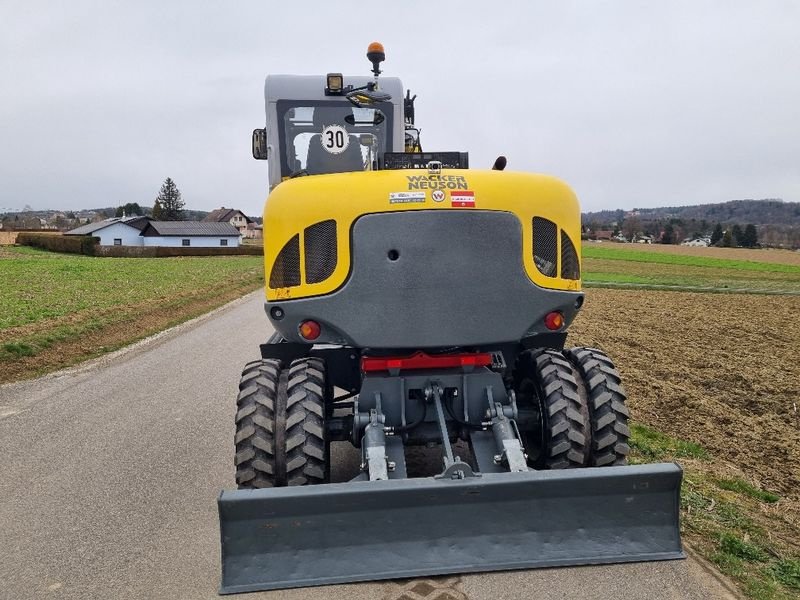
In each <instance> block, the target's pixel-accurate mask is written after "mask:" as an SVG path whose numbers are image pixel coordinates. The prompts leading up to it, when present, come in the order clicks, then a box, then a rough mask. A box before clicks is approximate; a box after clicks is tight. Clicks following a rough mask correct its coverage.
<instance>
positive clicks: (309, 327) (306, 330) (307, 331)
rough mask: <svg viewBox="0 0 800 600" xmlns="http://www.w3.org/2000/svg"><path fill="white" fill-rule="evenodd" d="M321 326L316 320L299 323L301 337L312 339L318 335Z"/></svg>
mask: <svg viewBox="0 0 800 600" xmlns="http://www.w3.org/2000/svg"><path fill="white" fill-rule="evenodd" d="M321 332H322V328H321V327H320V326H319V323H317V322H316V321H303V322H302V323H300V335H301V336H302V337H303V339H306V340H309V341H313V340H315V339H317V338H318V337H319V334H320V333H321Z"/></svg>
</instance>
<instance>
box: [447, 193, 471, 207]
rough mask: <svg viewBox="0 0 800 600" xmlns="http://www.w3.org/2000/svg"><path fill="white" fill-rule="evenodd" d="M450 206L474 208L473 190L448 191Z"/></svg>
mask: <svg viewBox="0 0 800 600" xmlns="http://www.w3.org/2000/svg"><path fill="white" fill-rule="evenodd" d="M450 206H454V207H456V208H475V192H471V191H464V192H450Z"/></svg>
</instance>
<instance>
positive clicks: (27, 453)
mask: <svg viewBox="0 0 800 600" xmlns="http://www.w3.org/2000/svg"><path fill="white" fill-rule="evenodd" d="M135 326H136V325H135V323H131V327H135ZM268 334H269V325H268V322H267V320H266V317H265V316H264V314H263V309H262V302H261V294H260V293H255V294H253V295H250V296H248V297H246V298H244V299H243V300H241V301H239V302H238V303H235V304H234V305H232V306H229V307H227V308H224V309H222V310H220V311H216V312H215V313H214V314H212V315H211V316H209V317H206V318H201V319H200V320H198V321H197V322H193V323H190V324H187V325H184V326H181V327H179V328H177V329H176V330H172V331H170V332H167V333H166V334H164V335H161V336H159V337H157V338H156V339H154V340H148V341H146V342H144V343H141V344H138V345H137V346H135V347H133V348H131V349H128V350H125V351H122V352H121V353H117V354H115V355H112V356H109V357H106V358H103V359H100V360H98V361H94V362H92V363H89V364H88V365H85V366H84V367H81V368H79V369H76V370H73V371H69V372H64V373H60V374H56V375H55V376H52V375H51V376H48V377H44V378H41V379H38V380H34V381H30V382H24V383H21V384H13V385H6V386H3V387H0V598H7V599H13V600H23V599H26V598H58V599H66V598H69V599H73V598H102V599H113V598H148V599H149V598H175V599H181V600H183V599H190V600H194V599H203V598H216V597H217V596H216V591H217V586H218V584H219V580H218V577H219V533H218V526H217V513H216V498H217V495H218V493H219V490H220V489H222V488H233V487H235V486H234V479H233V468H232V452H233V450H232V438H233V425H232V423H233V415H234V398H235V392H236V386H237V382H238V378H239V373H240V371H241V368H242V366H243V364H244V363H245V362H246V361H248V360H252V359H254V358H257V356H258V344H259V343H261V342H263V341H264V340H266V338H267V337H268ZM334 453H335V457H336V458H335V460H338V461H339V462H340V463H341V465H342V466H341V467H340V471H339V472H340V474H341V473H343V472H345V471H347V470H348V469H353V465H354V464H355V455H354V452H353V451H352V449H350V448H349V447H345V446H340V447H337V448H335V449H334ZM729 590H730V588H728V587H727V586H726V585H724V584H723V583H722V582H721V581H720V580H718V579H717V578H716V576H714V575H713V573H712V572H711V571H710V570H708V569H707V568H706V567H705V566H703V565H701V564H700V562H698V561H697V560H695V559H692V558H690V559H689V560H686V561H672V562H661V563H648V564H628V565H614V566H602V567H580V568H563V569H542V570H532V571H517V572H507V573H493V574H479V575H467V576H459V577H445V578H434V579H418V580H410V581H396V582H383V583H375V584H373V583H366V584H353V585H346V586H327V587H321V588H309V589H301V590H289V591H282V592H272V593H263V594H250V595H246V596H243V597H246V598H271V599H274V598H297V599H301V598H302V599H313V598H340V597H341V598H348V599H352V600H355V599H358V598H369V599H372V598H379V599H398V600H399V599H403V600H412V599H426V600H428V599H440V600H444V599H449V600H457V599H466V598H469V599H471V600H479V599H487V600H488V599H492V600H504V599H512V598H520V599H522V598H525V599H529V598H545V597H546V598H548V599H555V598H564V599H566V598H626V599H628V600H634V599H639V598H641V599H645V598H646V599H648V600H653V599H667V598H669V599H694V598H696V599H701V598H702V599H708V598H735V597H737V596H735V595H734V594H733V593H732V592H730V591H729Z"/></svg>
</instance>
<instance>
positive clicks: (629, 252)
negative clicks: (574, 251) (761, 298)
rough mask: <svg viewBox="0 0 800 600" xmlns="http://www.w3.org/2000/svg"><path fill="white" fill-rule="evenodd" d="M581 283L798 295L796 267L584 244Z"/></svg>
mask: <svg viewBox="0 0 800 600" xmlns="http://www.w3.org/2000/svg"><path fill="white" fill-rule="evenodd" d="M583 280H584V283H585V284H586V285H587V286H589V287H592V286H595V287H615V286H619V287H626V286H630V287H645V288H654V289H658V288H660V287H664V288H667V289H669V288H676V289H696V288H702V289H701V290H699V291H717V292H732V291H741V292H763V293H786V292H788V293H800V266H796V265H788V264H780V263H774V262H760V261H752V260H736V259H727V258H713V257H708V256H691V255H686V254H677V253H676V254H669V253H666V252H658V253H656V252H647V251H641V250H635V249H629V248H627V247H626V248H613V247H605V246H598V245H596V244H584V246H583Z"/></svg>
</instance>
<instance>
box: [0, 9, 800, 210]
mask: <svg viewBox="0 0 800 600" xmlns="http://www.w3.org/2000/svg"><path fill="white" fill-rule="evenodd" d="M54 4H55V3H49V2H41V3H38V2H8V1H6V2H4V3H3V4H2V6H1V7H0V57H1V58H0V81H2V82H3V83H2V91H0V207H16V208H20V207H22V206H23V205H25V204H30V205H31V206H33V207H34V208H82V207H95V206H108V205H118V204H123V203H125V202H139V203H140V204H148V205H149V204H151V203H152V201H153V199H154V198H155V195H156V194H157V192H158V189H159V187H160V185H161V182H162V181H163V180H164V178H165V177H167V176H170V177H172V178H173V179H174V180H175V181H176V182H177V183H178V185H179V187H180V189H181V190H182V192H183V194H184V198H185V200H186V201H187V204H188V207H189V208H193V209H199V210H210V209H212V208H214V207H217V206H220V205H225V206H237V207H241V208H243V209H244V210H245V211H246V212H248V213H250V214H257V213H260V212H261V206H262V204H263V200H264V197H265V195H266V167H265V164H264V163H261V162H257V161H254V160H252V158H251V157H250V148H249V136H250V131H251V130H252V129H253V128H255V127H258V126H260V125H261V124H262V123H263V121H264V114H263V97H262V86H263V78H264V76H265V75H266V74H267V73H270V72H272V73H303V74H313V73H317V74H321V73H325V72H328V71H343V72H344V73H345V74H366V73H367V71H368V63H367V61H366V59H365V58H364V52H365V49H366V45H367V44H368V43H369V42H370V41H372V40H380V41H382V42H383V43H384V45H385V46H386V49H387V56H388V57H387V61H386V63H384V70H385V72H386V74H388V75H396V76H399V77H401V78H402V79H403V82H404V83H405V85H406V86H408V87H410V88H411V89H412V90H413V91H414V92H415V93H417V94H418V95H419V98H418V101H417V118H418V121H419V123H420V124H421V125H422V128H423V138H422V139H423V143H424V145H425V147H426V149H457V150H468V151H469V152H470V159H471V163H472V164H473V166H483V165H485V166H486V167H488V166H490V165H491V163H492V162H493V160H494V158H495V156H497V155H498V154H501V153H502V154H506V155H507V156H508V157H509V169H519V170H531V171H537V172H546V173H551V174H554V175H557V176H559V177H561V178H563V179H565V180H566V181H568V182H569V183H570V184H571V185H573V187H574V188H575V190H576V192H577V193H578V195H579V197H580V198H581V200H582V203H583V206H584V209H587V210H597V209H601V208H616V207H626V208H632V207H634V206H636V207H644V206H656V205H664V204H672V205H678V204H691V203H699V202H720V201H725V200H729V199H735V198H760V197H782V198H784V199H786V200H793V201H799V200H800V167H799V166H798V160H797V157H798V156H800V108H798V107H800V77H798V71H799V70H800V69H798V67H799V66H800V64H799V63H800V35H799V34H798V31H800V4H798V3H796V2H793V1H786V2H777V1H771V2H769V1H768V2H760V3H752V2H722V1H720V2H670V3H660V4H656V3H653V2H627V1H626V2H566V3H558V4H556V3H543V2H542V3H538V2H537V3H531V2H507V3H495V4H494V5H493V6H485V5H484V4H478V3H468V2H459V3H455V2H447V3H441V4H437V5H435V6H431V5H432V4H433V3H426V2H404V3H402V4H397V3H386V4H385V5H374V4H373V5H369V6H368V5H365V4H363V3H358V2H339V3H333V2H306V3H295V4H289V3H281V4H277V3H267V2H236V3H202V2H170V3H155V2H141V3H135V4H134V3H122V2H119V3H114V2H100V1H97V2H68V3H67V2H64V3H60V4H58V5H54Z"/></svg>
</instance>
